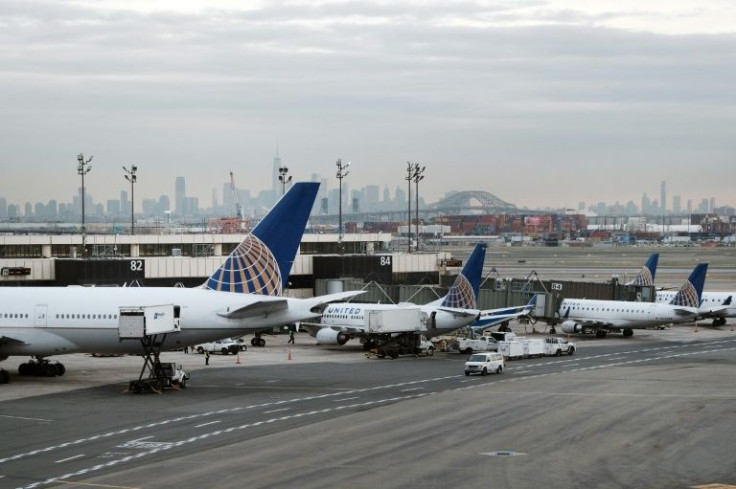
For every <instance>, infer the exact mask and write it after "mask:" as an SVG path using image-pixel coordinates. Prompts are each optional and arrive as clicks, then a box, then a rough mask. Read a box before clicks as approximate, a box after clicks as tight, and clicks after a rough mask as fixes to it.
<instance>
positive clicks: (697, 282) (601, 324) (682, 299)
mask: <svg viewBox="0 0 736 489" xmlns="http://www.w3.org/2000/svg"><path fill="white" fill-rule="evenodd" d="M707 270H708V264H707V263H701V264H699V265H697V266H696V267H695V269H694V270H693V272H692V273H691V274H690V277H689V278H688V280H687V281H686V282H685V283H684V284H683V285H682V287H680V289H679V290H678V291H677V293H676V294H675V295H674V297H673V298H672V300H671V301H670V302H668V303H666V304H664V303H657V302H629V301H606V300H590V299H565V300H563V301H562V304H561V305H560V308H559V311H558V313H559V315H560V317H561V318H562V320H563V321H562V331H563V332H565V333H587V332H595V333H596V336H599V337H603V336H605V335H606V333H607V332H608V331H621V332H622V333H623V335H624V336H631V335H633V334H634V331H633V330H634V329H644V328H652V327H655V326H662V325H666V324H672V323H683V322H688V321H694V320H695V318H696V317H697V316H698V306H699V305H700V299H701V295H702V293H703V285H704V283H705V274H706V272H707Z"/></svg>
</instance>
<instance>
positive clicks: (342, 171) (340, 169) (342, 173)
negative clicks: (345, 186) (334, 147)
mask: <svg viewBox="0 0 736 489" xmlns="http://www.w3.org/2000/svg"><path fill="white" fill-rule="evenodd" d="M335 165H337V175H336V177H337V179H338V181H339V182H340V193H339V199H338V200H339V207H338V209H339V210H338V226H337V247H338V250H339V252H340V254H342V253H343V243H342V237H343V232H342V179H343V178H345V177H346V176H348V174H349V173H350V172H349V171H348V170H347V169H348V167H349V166H350V162H349V161H348V162H347V164H346V165H343V164H342V159H341V158H338V159H337V163H335Z"/></svg>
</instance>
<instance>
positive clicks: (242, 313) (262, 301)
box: [217, 290, 365, 319]
mask: <svg viewBox="0 0 736 489" xmlns="http://www.w3.org/2000/svg"><path fill="white" fill-rule="evenodd" d="M363 293H365V291H362V290H355V291H349V292H338V293H335V294H329V295H322V296H319V297H313V298H310V299H299V301H300V302H302V303H303V304H304V305H305V306H306V308H308V309H313V308H314V307H316V306H322V305H324V304H328V303H330V302H336V301H342V300H345V299H349V298H351V297H355V296H356V295H358V294H363ZM292 300H293V299H292ZM287 309H289V300H288V299H287V298H286V297H273V296H268V295H259V296H258V299H256V300H255V301H251V302H249V303H247V304H237V305H235V306H230V307H228V308H226V309H224V310H222V311H219V312H218V313H217V315H218V316H220V317H224V318H230V319H244V318H251V317H262V316H267V315H269V314H273V313H275V312H280V311H285V310H287Z"/></svg>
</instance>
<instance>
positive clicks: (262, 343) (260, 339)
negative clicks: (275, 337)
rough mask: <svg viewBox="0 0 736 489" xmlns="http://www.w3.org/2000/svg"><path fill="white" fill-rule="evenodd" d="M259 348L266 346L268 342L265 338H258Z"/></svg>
mask: <svg viewBox="0 0 736 489" xmlns="http://www.w3.org/2000/svg"><path fill="white" fill-rule="evenodd" d="M258 346H266V340H264V339H263V338H258Z"/></svg>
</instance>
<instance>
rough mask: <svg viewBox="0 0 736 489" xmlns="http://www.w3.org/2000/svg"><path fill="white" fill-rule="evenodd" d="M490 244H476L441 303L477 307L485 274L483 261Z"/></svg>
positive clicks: (449, 305) (469, 307) (457, 306)
mask: <svg viewBox="0 0 736 489" xmlns="http://www.w3.org/2000/svg"><path fill="white" fill-rule="evenodd" d="M487 247H488V245H486V244H484V243H479V244H477V245H475V249H473V253H472V254H471V255H470V258H468V261H466V262H465V266H464V267H463V269H462V271H461V272H460V275H458V276H457V278H456V279H455V283H453V284H452V287H450V290H449V291H448V292H447V295H446V296H445V298H444V300H443V301H442V303H441V305H442V306H444V307H452V308H456V309H476V308H477V304H478V290H479V289H480V281H481V278H482V276H483V262H484V261H485V259H486V248H487Z"/></svg>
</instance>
